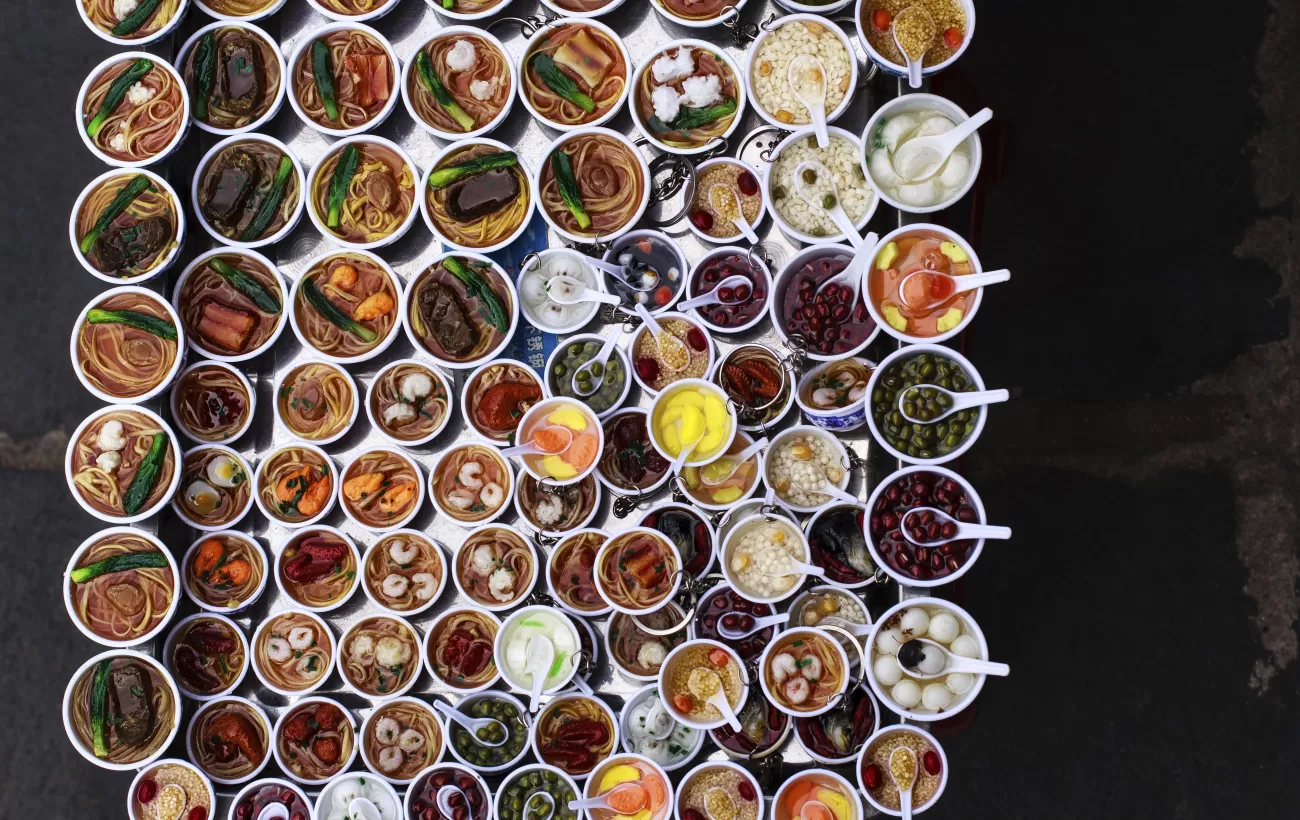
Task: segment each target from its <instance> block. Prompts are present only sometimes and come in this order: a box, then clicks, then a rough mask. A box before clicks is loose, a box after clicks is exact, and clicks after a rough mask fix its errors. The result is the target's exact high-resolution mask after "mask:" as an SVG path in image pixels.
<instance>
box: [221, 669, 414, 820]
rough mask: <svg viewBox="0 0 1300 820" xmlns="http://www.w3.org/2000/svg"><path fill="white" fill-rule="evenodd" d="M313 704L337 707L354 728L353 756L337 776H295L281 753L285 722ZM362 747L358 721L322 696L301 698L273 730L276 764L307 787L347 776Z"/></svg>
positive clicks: (287, 710) (344, 761)
mask: <svg viewBox="0 0 1300 820" xmlns="http://www.w3.org/2000/svg"><path fill="white" fill-rule="evenodd" d="M313 703H326V704H329V705H330V706H333V707H335V708H336V709H338V710H339V711H340V712H342V713H343V719H344V720H346V721H347V722H348V723H349V724H351V726H352V735H353V738H352V752H351V754H349V755H348V757H347V760H342V761H340V762H341V763H342V764H343V765H342V766H340V767H339V770H338V772H337V773H336V774H333V775H330V776H329V777H324V778H309V777H299V776H297V775H295V774H294V773H293V771H292V770H290V769H289V766H288V765H287V764H286V763H285V759H284V755H282V754H281V753H280V730H281V729H282V728H284V724H285V721H286V720H287V719H289V716H290V715H291V714H293V713H294V712H295V711H297V710H298V709H299V708H301V707H303V706H307V705H309V704H313ZM360 745H361V736H360V734H359V733H358V732H357V724H356V720H355V718H353V717H352V713H351V712H349V711H348V709H347V707H345V706H344V705H343V704H341V703H339V702H338V701H337V700H334V699H333V698H327V697H323V696H321V695H313V696H311V697H306V698H301V699H300V700H298V701H297V702H295V703H294V704H293V705H291V706H289V707H288V708H287V709H285V710H284V711H283V712H281V713H280V717H279V718H277V719H276V721H275V728H273V729H272V730H271V751H272V752H274V753H275V762H276V764H277V765H278V766H279V767H280V770H281V771H282V772H284V773H285V774H286V775H288V777H289V779H290V780H293V781H296V782H298V783H301V784H303V785H305V786H319V785H321V784H323V783H328V782H329V781H330V780H332V779H334V778H335V777H338V776H340V775H343V774H345V773H346V772H347V770H348V769H350V768H352V761H354V760H356V759H357V747H358V746H360ZM380 782H383V781H380ZM385 785H387V784H385ZM390 788H391V786H390ZM231 810H232V811H233V810H234V807H233V806H232V807H231Z"/></svg>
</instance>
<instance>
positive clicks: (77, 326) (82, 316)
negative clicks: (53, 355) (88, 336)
mask: <svg viewBox="0 0 1300 820" xmlns="http://www.w3.org/2000/svg"><path fill="white" fill-rule="evenodd" d="M127 293H132V294H136V295H139V296H144V297H146V298H148V299H151V300H152V301H153V302H154V303H155V304H156V305H157V306H159V307H161V308H162V312H163V314H164V315H165V316H166V318H167V320H168V321H170V322H171V323H172V327H174V328H176V338H175V339H173V340H171V341H172V342H173V343H174V344H175V345H176V360H175V361H173V362H172V366H171V367H170V368H168V369H167V372H166V373H165V374H164V375H163V378H162V381H160V382H158V384H156V385H154V386H153V387H152V388H150V389H149V390H146V391H145V392H143V393H141V394H140V395H138V396H124V397H123V396H114V395H113V394H111V393H106V392H104V391H103V390H101V389H99V388H98V387H96V386H95V385H93V384H91V383H90V380H89V379H87V378H86V374H85V373H84V372H83V371H82V368H81V356H79V355H78V350H77V347H78V344H77V343H78V341H79V340H80V337H81V328H82V327H83V326H84V325H85V324H86V319H87V316H89V314H90V311H92V310H94V309H95V308H97V307H99V306H100V305H102V304H103V303H104V302H106V301H108V300H109V299H111V298H113V297H115V296H121V295H123V294H127ZM186 338H187V337H186V335H185V326H184V325H182V324H181V317H180V316H179V315H177V313H176V308H174V307H172V306H171V303H169V302H168V301H167V300H166V299H164V298H163V297H162V296H161V295H160V294H158V293H155V292H154V291H152V290H149V289H148V288H142V287H140V286H138V285H122V286H121V287H116V288H109V289H108V290H106V291H104V292H103V293H101V294H99V295H97V296H96V297H95V298H94V299H91V300H90V301H89V302H87V303H86V306H85V307H84V308H82V309H81V312H80V313H78V314H77V321H76V322H74V323H73V325H72V338H71V339H70V340H69V342H68V353H69V355H70V356H71V357H72V369H73V371H74V372H75V373H76V374H77V380H78V381H80V382H81V386H82V387H84V388H86V390H88V391H90V394H91V395H92V396H94V397H95V398H97V399H99V400H100V401H102V402H107V403H108V404H118V405H127V404H144V403H145V402H147V401H149V400H150V399H152V398H153V397H155V396H157V395H159V394H161V393H162V392H163V391H164V390H166V389H167V388H169V387H171V386H172V384H173V383H174V382H175V381H176V377H177V375H179V374H180V372H181V365H183V364H184V363H185V343H186ZM164 429H166V430H167V432H169V433H170V432H171V428H164Z"/></svg>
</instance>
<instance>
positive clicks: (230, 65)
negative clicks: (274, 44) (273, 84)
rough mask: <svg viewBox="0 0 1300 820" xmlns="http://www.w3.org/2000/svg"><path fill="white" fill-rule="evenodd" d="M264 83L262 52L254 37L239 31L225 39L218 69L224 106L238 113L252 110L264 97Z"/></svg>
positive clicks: (248, 112)
mask: <svg viewBox="0 0 1300 820" xmlns="http://www.w3.org/2000/svg"><path fill="white" fill-rule="evenodd" d="M262 85H263V81H262V55H261V52H259V51H258V49H257V44H256V43H254V42H253V38H251V37H248V36H245V35H243V34H238V35H235V36H234V37H231V38H229V39H227V40H226V41H225V42H224V43H222V44H221V64H220V67H219V68H218V70H217V89H218V91H219V92H220V94H221V98H222V100H224V102H223V103H222V107H223V108H225V109H227V110H229V111H232V112H234V113H236V114H242V115H249V114H252V113H253V112H254V111H256V110H257V106H258V104H259V103H261V101H262Z"/></svg>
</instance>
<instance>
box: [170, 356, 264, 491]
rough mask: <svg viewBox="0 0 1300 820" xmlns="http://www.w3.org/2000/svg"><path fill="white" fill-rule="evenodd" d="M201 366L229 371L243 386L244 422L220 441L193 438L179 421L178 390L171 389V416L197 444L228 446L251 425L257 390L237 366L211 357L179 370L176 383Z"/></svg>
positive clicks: (255, 406) (255, 407) (255, 408)
mask: <svg viewBox="0 0 1300 820" xmlns="http://www.w3.org/2000/svg"><path fill="white" fill-rule="evenodd" d="M201 368H214V369H217V370H221V371H224V372H226V373H229V374H230V376H231V378H233V379H235V380H236V381H238V382H239V383H240V385H242V386H243V388H244V391H245V393H246V394H247V395H248V409H247V410H246V411H245V413H244V423H243V424H241V425H240V426H239V429H238V430H236V431H235V432H234V433H232V434H231V435H229V436H227V437H225V438H223V439H221V440H220V441H201V440H199V439H197V438H195V437H194V436H193V435H192V434H191V433H190V431H189V430H187V429H186V428H185V425H184V424H182V423H181V422H180V412H179V408H180V405H179V404H177V402H176V399H177V398H178V396H177V394H178V393H179V392H180V391H179V390H173V391H171V394H170V395H169V396H168V404H169V405H170V407H171V411H172V418H173V419H176V426H177V427H179V428H180V429H181V432H183V433H184V434H185V436H186V437H187V438H189V439H191V440H192V441H194V442H196V443H197V444H223V445H226V446H229V443H230V442H232V441H235V440H237V439H238V438H239V437H240V436H242V435H243V434H244V433H246V432H248V428H249V427H251V426H252V424H253V418H254V416H255V413H254V411H255V410H257V391H255V390H254V389H253V384H252V382H250V381H249V380H248V377H247V376H245V375H244V374H243V373H242V372H240V370H239V369H238V368H235V367H232V366H231V365H229V364H227V363H226V362H220V361H216V360H213V359H200V360H199V361H197V362H195V363H194V364H191V365H188V366H187V367H186V368H185V369H184V370H182V371H181V373H180V375H179V376H177V377H176V381H177V383H178V384H179V383H180V382H181V381H182V380H183V379H184V378H185V376H186V375H187V374H188V373H189V372H190V371H192V370H199V369H201ZM249 475H250V476H251V475H252V473H249Z"/></svg>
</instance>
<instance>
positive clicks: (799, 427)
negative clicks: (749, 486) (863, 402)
mask: <svg viewBox="0 0 1300 820" xmlns="http://www.w3.org/2000/svg"><path fill="white" fill-rule="evenodd" d="M870 393H871V388H867V394H868V395H870ZM796 435H804V436H816V437H817V438H820V439H821V440H822V441H824V442H826V443H827V444H829V445H830V447H831V449H832V450H834V451H835V453H836V455H838V456H839V457H840V462H841V464H846V463H847V462H848V460H849V451H848V450H846V449H845V447H844V445H843V444H841V443H840V440H839V439H837V438H836V437H835V436H834V435H832V434H831V433H830V431H828V430H823V429H822V428H820V427H814V426H813V425H811V424H796V425H795V426H793V427H787V428H786V429H784V430H782V431H781V432H779V433H777V434H776V435H775V436H772V440H771V442H770V443H769V444H768V446H767V455H771V454H772V453H774V452H776V448H777V447H779V446H781V444H783V443H784V442H785V440H786V439H788V438H790V437H791V436H796ZM770 462H771V460H770V459H765V461H764V465H763V466H764V468H765V469H764V471H763V483H764V484H766V485H767V486H769V487H771V486H772V481H771V479H770V478H769V477H768V475H767V470H766V467H767V464H769V463H770ZM850 475H851V473H850V472H849V469H848V467H845V468H844V482H843V483H842V484H841V483H838V482H837V483H836V484H835V486H837V487H839V488H840V489H841V490H843V489H845V488H847V487H848V486H849V478H850ZM777 500H778V501H780V502H781V503H782V504H783V505H785V506H786V507H789V508H790V509H791V510H793V511H794V512H797V513H813V512H817V511H818V510H820V509H822V508H823V507H831V506H834V505H835V504H839V503H843V502H841V501H839V500H838V499H835V498H831V499H830V500H829V501H827V502H826V503H824V504H818V505H817V506H815V507H805V506H802V505H799V504H795V503H793V502H791V501H788V500H786V499H784V498H781V497H780V495H779V494H778V495H777Z"/></svg>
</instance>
